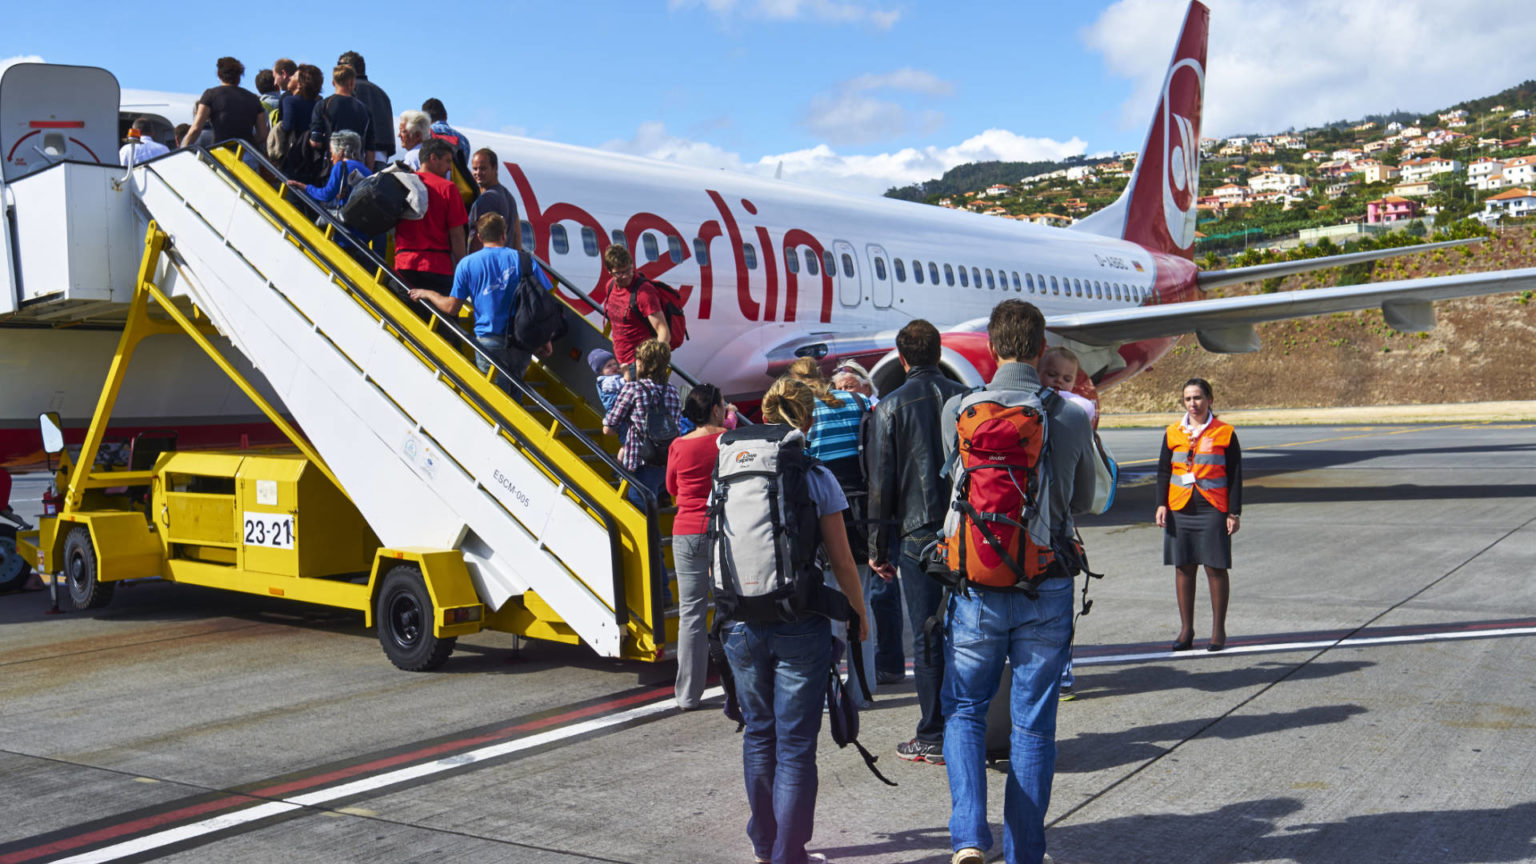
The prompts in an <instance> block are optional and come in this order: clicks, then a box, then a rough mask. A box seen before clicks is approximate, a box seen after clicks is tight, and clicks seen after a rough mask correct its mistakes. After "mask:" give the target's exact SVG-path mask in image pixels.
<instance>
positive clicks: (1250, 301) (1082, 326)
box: [1046, 267, 1536, 354]
mask: <svg viewBox="0 0 1536 864" xmlns="http://www.w3.org/2000/svg"><path fill="white" fill-rule="evenodd" d="M1532 290H1536V267H1528V268H1524V269H1519V270H1496V271H1491V272H1487V273H1463V274H1457V275H1453V276H1436V277H1433V278H1429V279H1403V280H1399V281H1395V282H1373V283H1370V284H1366V285H1344V286H1338V287H1333V288H1309V289H1305V290H1301V291H1284V292H1279V293H1275V294H1252V295H1248V296H1244V297H1221V298H1215V299H1210V300H1193V301H1190V302H1187V303H1170V304H1167V305H1165V306H1137V307H1131V308H1128V309H1115V310H1110V311H1106V312H1084V313H1081V314H1076V315H1053V316H1051V317H1049V318H1047V319H1046V327H1047V329H1049V330H1051V331H1052V332H1053V333H1056V334H1058V335H1060V336H1063V337H1065V338H1067V339H1071V340H1073V341H1075V342H1081V343H1083V344H1085V345H1102V346H1111V345H1118V344H1120V343H1123V342H1134V341H1137V340H1140V339H1157V338H1161V337H1167V336H1179V335H1182V334H1184V333H1189V332H1194V333H1195V334H1196V335H1197V336H1198V337H1199V339H1200V344H1201V345H1202V346H1204V347H1205V348H1206V350H1208V351H1213V352H1216V353H1222V354H1233V353H1242V352H1247V351H1256V350H1258V348H1259V340H1258V335H1257V333H1256V332H1255V331H1254V329H1253V327H1254V325H1255V324H1262V323H1264V322H1266V321H1283V320H1286V319H1290V318H1308V317H1312V316H1315V315H1327V314H1331V313H1334V312H1352V311H1355V310H1358V309H1369V308H1371V307H1374V306H1380V307H1381V310H1382V313H1383V314H1384V315H1385V317H1386V320H1387V323H1388V324H1389V325H1391V326H1392V327H1393V328H1395V329H1397V330H1402V331H1407V332H1413V331H1422V330H1428V329H1430V328H1432V327H1434V324H1435V313H1434V306H1433V303H1434V301H1436V300H1449V299H1452V298H1456V297H1475V296H1479V295H1483V294H1499V293H1503V292H1508V291H1532Z"/></svg>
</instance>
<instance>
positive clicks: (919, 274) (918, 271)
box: [912, 258, 923, 285]
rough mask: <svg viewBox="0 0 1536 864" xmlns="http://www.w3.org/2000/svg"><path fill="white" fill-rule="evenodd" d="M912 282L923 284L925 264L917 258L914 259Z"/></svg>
mask: <svg viewBox="0 0 1536 864" xmlns="http://www.w3.org/2000/svg"><path fill="white" fill-rule="evenodd" d="M912 281H913V282H916V283H917V284H919V285H921V284H923V262H921V261H919V260H917V259H916V258H913V259H912Z"/></svg>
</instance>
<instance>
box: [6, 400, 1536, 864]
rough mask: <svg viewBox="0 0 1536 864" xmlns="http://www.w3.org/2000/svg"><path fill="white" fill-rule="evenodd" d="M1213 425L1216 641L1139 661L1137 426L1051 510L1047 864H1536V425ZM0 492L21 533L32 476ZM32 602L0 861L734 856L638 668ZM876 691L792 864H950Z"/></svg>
mask: <svg viewBox="0 0 1536 864" xmlns="http://www.w3.org/2000/svg"><path fill="white" fill-rule="evenodd" d="M1224 416H1227V417H1228V419H1233V420H1235V421H1236V422H1237V425H1238V430H1239V437H1240V439H1241V442H1242V446H1243V452H1244V457H1245V475H1246V487H1245V496H1244V498H1245V507H1244V519H1243V525H1242V530H1241V531H1240V532H1239V534H1238V535H1237V536H1236V538H1234V555H1235V567H1234V569H1233V571H1232V583H1233V585H1232V605H1231V611H1230V613H1229V617H1228V632H1229V644H1228V648H1227V650H1225V651H1222V652H1219V653H1209V652H1206V651H1204V650H1195V651H1192V652H1185V653H1180V654H1178V655H1174V654H1171V653H1169V652H1168V648H1169V645H1170V643H1171V642H1172V640H1173V637H1174V636H1175V635H1176V631H1177V623H1178V619H1177V613H1176V609H1175V605H1174V597H1173V584H1172V583H1173V579H1172V573H1171V569H1170V568H1168V567H1165V566H1163V565H1162V563H1161V557H1160V545H1161V538H1160V533H1159V529H1157V528H1156V527H1155V526H1154V525H1153V524H1152V522H1151V514H1152V510H1153V507H1154V503H1153V502H1154V487H1153V483H1152V480H1151V473H1150V472H1151V471H1152V469H1153V468H1154V467H1155V457H1156V453H1157V444H1158V436H1159V434H1160V432H1159V431H1158V429H1157V428H1126V429H1118V428H1116V429H1109V428H1106V429H1105V430H1104V432H1103V438H1104V440H1105V441H1106V443H1107V444H1108V445H1109V447H1110V448H1111V449H1112V450H1113V451H1114V452H1115V453H1116V454H1117V455H1118V456H1119V457H1120V458H1121V460H1122V463H1123V469H1124V479H1125V482H1124V484H1123V485H1122V487H1121V489H1120V492H1119V498H1118V500H1117V502H1116V504H1115V506H1114V509H1113V510H1112V511H1111V512H1110V513H1109V514H1107V515H1105V516H1102V517H1093V518H1089V519H1085V520H1083V531H1082V533H1083V536H1084V539H1085V541H1086V544H1087V547H1088V550H1089V556H1090V560H1091V563H1092V565H1093V567H1094V569H1096V570H1099V571H1101V572H1103V573H1105V574H1106V575H1105V578H1104V579H1103V580H1101V581H1096V582H1095V583H1094V584H1093V586H1092V589H1091V594H1090V596H1091V598H1092V599H1093V601H1094V605H1093V609H1092V612H1091V614H1089V615H1088V616H1086V617H1084V618H1081V619H1080V620H1079V621H1078V627H1077V648H1076V652H1075V659H1076V667H1077V677H1078V686H1077V691H1078V698H1076V699H1075V700H1073V701H1070V702H1064V703H1062V705H1061V710H1060V717H1059V729H1058V749H1059V754H1058V760H1057V765H1056V775H1055V790H1054V796H1053V798H1052V801H1051V808H1050V812H1049V815H1048V829H1047V840H1048V843H1049V847H1050V853H1051V855H1052V857H1053V858H1054V860H1055V861H1056V862H1058V864H1078V862H1082V864H1087V862H1094V864H1113V862H1179V864H1199V862H1211V864H1227V862H1303V864H1328V862H1350V864H1369V862H1383V864H1385V862H1454V864H1472V862H1517V861H1536V783H1533V782H1532V779H1531V778H1532V777H1533V776H1536V675H1533V674H1532V671H1531V670H1532V669H1536V585H1533V582H1532V580H1531V574H1532V572H1533V569H1536V568H1533V564H1536V495H1533V493H1536V431H1533V430H1536V425H1533V424H1531V423H1524V422H1507V421H1506V422H1472V421H1470V420H1469V419H1468V416H1469V415H1466V414H1462V415H1460V416H1459V417H1454V418H1452V419H1448V420H1446V421H1444V422H1435V423H1394V424H1375V425H1354V424H1351V425H1323V426H1262V427H1261V426H1256V425H1254V426H1245V425H1243V422H1242V421H1241V420H1240V419H1238V418H1237V415H1236V414H1233V415H1224ZM1168 419H1169V418H1168V417H1166V416H1165V417H1163V418H1162V419H1161V421H1160V422H1159V423H1158V424H1156V425H1161V424H1162V423H1166V422H1168ZM17 487H18V488H17V493H16V498H17V499H18V501H17V504H18V509H19V510H21V511H22V512H24V513H27V512H35V506H34V505H35V499H36V498H37V496H38V495H40V493H41V488H42V480H41V479H40V478H38V477H36V476H35V475H32V476H22V477H19V478H18V484H17ZM1207 597H1208V594H1207V592H1206V588H1205V585H1204V580H1201V583H1200V586H1199V597H1198V598H1197V604H1198V605H1197V641H1196V648H1197V649H1203V648H1204V647H1205V637H1206V636H1208V635H1209V626H1210V617H1209V609H1208V606H1207V605H1206V604H1207V599H1206V598H1207ZM62 606H63V607H64V609H65V611H64V612H63V613H62V614H57V615H49V614H45V613H46V612H47V610H48V608H49V601H48V595H47V593H46V592H45V593H27V594H12V595H7V596H3V597H0V778H3V782H0V814H3V817H0V864H16V862H44V861H77V862H78V861H143V860H166V861H180V862H204V861H219V862H223V864H241V862H269V861H288V860H305V861H318V862H331V861H335V862H350V861H359V862H361V861H368V862H375V861H401V862H407V861H410V862H415V861H421V862H426V861H434V862H435V861H441V860H450V859H453V860H465V861H476V862H481V861H485V862H532V864H544V862H550V864H555V862H559V864H568V862H598V861H601V862H636V864H639V862H701V864H706V862H743V864H745V862H750V861H751V860H752V854H751V847H750V846H749V844H748V843H747V840H746V834H745V824H746V819H747V813H746V804H745V797H744V793H743V790H742V781H741V762H740V746H741V745H740V738H739V736H737V735H736V734H735V731H734V730H735V726H734V724H732V723H730V722H728V721H727V720H725V719H724V718H723V717H722V716H721V715H720V713H719V711H718V710H717V708H718V704H719V702H718V699H715V700H712V701H711V702H710V703H709V704H708V706H707V709H706V710H700V711H695V712H688V713H681V712H678V711H677V710H676V709H675V708H673V707H672V704H671V698H670V694H671V676H672V672H673V670H672V668H671V667H670V666H669V665H667V664H661V665H655V666H646V665H642V664H635V663H624V662H613V661H606V660H602V659H599V658H597V657H595V656H594V655H593V654H592V653H591V652H590V651H589V650H588V649H585V648H581V647H567V646H558V645H551V644H546V643H537V642H530V643H526V644H525V645H523V646H521V647H519V646H517V645H516V644H515V643H514V640H512V639H511V638H510V637H508V636H505V635H501V634H482V635H478V636H474V637H468V638H465V639H462V640H460V642H459V647H458V651H457V652H456V653H455V654H454V656H453V657H452V658H451V659H450V660H449V662H448V663H447V664H446V666H444V667H443V669H441V670H440V671H438V672H435V673H424V674H411V673H405V672H400V671H397V670H395V669H394V668H393V667H392V666H391V665H390V664H389V663H388V661H387V660H385V658H384V656H383V655H382V653H381V651H380V649H379V645H378V642H377V640H376V639H375V637H374V635H373V634H372V632H370V631H368V630H365V629H364V628H363V626H362V622H361V620H360V617H359V616H356V615H354V614H351V613H341V612H331V611H328V610H324V609H319V608H312V607H304V606H299V605H296V604H291V603H285V602H284V601H281V600H279V599H275V598H260V597H243V596H237V595H232V594H225V593H220V592H215V591H211V590H204V589H197V588H191V587H185V586H178V585H172V584H165V583H159V582H142V583H132V584H129V585H125V586H123V587H122V588H121V589H120V590H119V591H118V592H117V596H116V599H115V600H114V601H113V603H112V604H111V605H110V606H109V607H107V608H105V609H102V610H97V611H94V612H76V611H70V610H69V602H68V600H67V598H65V599H64V600H63V602H62ZM875 701H876V704H875V706H874V708H873V709H871V710H869V711H867V712H865V713H864V715H863V718H862V724H863V728H862V732H861V735H860V738H861V740H862V741H863V742H864V743H865V744H866V745H867V746H869V747H870V748H871V749H872V750H873V751H874V752H876V753H877V754H878V755H879V756H880V762H879V767H880V768H881V769H882V770H883V771H884V772H885V773H886V774H887V775H888V776H890V777H891V779H893V780H895V781H896V782H897V783H899V784H900V785H899V786H898V787H897V788H894V789H893V788H889V787H886V786H884V785H881V784H880V783H879V782H878V781H876V780H875V779H874V778H873V777H872V776H871V775H870V774H869V773H868V772H867V771H866V770H865V767H864V765H863V763H862V761H861V760H860V759H859V757H858V756H857V754H855V753H854V752H853V750H852V749H851V748H849V749H847V750H841V751H840V750H838V749H837V748H836V747H835V746H834V745H833V744H832V741H831V738H830V736H828V735H825V734H824V735H823V736H822V739H821V745H820V759H819V764H820V770H821V783H820V794H819V798H818V806H817V822H816V832H815V836H814V839H813V841H812V844H811V849H812V850H813V851H819V852H822V853H825V854H826V855H827V857H828V858H829V859H830V860H832V861H834V862H867V864H874V862H944V861H947V860H948V856H949V842H948V831H947V827H946V826H947V820H948V816H949V806H948V805H949V795H948V784H947V781H946V778H945V774H944V769H943V768H941V767H936V766H931V765H924V764H913V763H906V762H902V761H900V760H898V759H897V758H896V755H895V752H894V747H895V744H896V743H897V742H898V741H902V740H905V739H907V738H909V737H911V735H912V732H913V726H914V724H915V722H916V708H915V707H914V696H913V691H912V686H911V683H910V679H909V680H908V682H907V683H906V684H904V685H899V686H895V687H884V688H881V689H880V690H879V692H877V694H876V696H875ZM990 774H991V779H992V783H991V788H990V795H991V798H990V812H991V813H992V814H993V818H994V825H995V826H996V820H1000V819H1001V811H1002V792H1003V783H1004V774H1003V773H1002V772H1000V771H992V772H990ZM995 830H996V829H995ZM1000 850H1001V840H1000V836H999V842H998V844H997V846H996V847H994V850H993V854H992V856H991V858H990V859H989V860H1000Z"/></svg>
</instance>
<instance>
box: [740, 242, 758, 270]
mask: <svg viewBox="0 0 1536 864" xmlns="http://www.w3.org/2000/svg"><path fill="white" fill-rule="evenodd" d="M741 254H742V256H743V257H745V258H746V259H747V269H748V270H756V269H757V247H756V246H753V245H752V244H751V243H743V244H741Z"/></svg>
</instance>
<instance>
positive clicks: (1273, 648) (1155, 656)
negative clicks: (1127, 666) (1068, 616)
mask: <svg viewBox="0 0 1536 864" xmlns="http://www.w3.org/2000/svg"><path fill="white" fill-rule="evenodd" d="M1490 636H1536V627H1504V628H1500V629H1497V630H1442V631H1439V632H1433V633H1410V634H1406V635H1402V636H1365V637H1356V638H1353V639H1344V640H1342V641H1341V640H1338V639H1319V640H1315V641H1311V642H1265V643H1260V644H1258V645H1231V646H1228V647H1227V648H1225V649H1223V650H1221V651H1206V650H1205V649H1203V648H1197V649H1191V650H1189V651H1178V652H1174V651H1143V652H1141V653H1139V654H1105V655H1103V656H1099V657H1073V658H1072V665H1073V667H1074V668H1075V667H1078V666H1111V665H1115V664H1119V663H1144V662H1146V661H1148V660H1193V659H1195V658H1197V657H1200V658H1214V657H1225V656H1228V655H1231V654H1275V653H1280V652H1285V651H1316V650H1318V649H1321V648H1361V647H1365V646H1369V645H1406V644H1411V643H1416V642H1445V641H1449V640H1453V639H1485V638H1488V637H1490Z"/></svg>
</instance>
